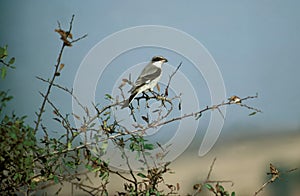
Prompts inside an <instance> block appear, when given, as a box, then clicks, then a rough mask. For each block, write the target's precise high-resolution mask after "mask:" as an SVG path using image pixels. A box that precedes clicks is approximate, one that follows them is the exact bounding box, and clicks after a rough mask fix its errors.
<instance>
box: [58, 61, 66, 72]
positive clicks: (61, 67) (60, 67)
mask: <svg viewBox="0 0 300 196" xmlns="http://www.w3.org/2000/svg"><path fill="white" fill-rule="evenodd" d="M64 66H65V64H63V63H62V64H60V65H59V71H61V70H62V69H63V68H64Z"/></svg>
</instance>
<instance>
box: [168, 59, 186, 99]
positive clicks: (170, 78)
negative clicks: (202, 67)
mask: <svg viewBox="0 0 300 196" xmlns="http://www.w3.org/2000/svg"><path fill="white" fill-rule="evenodd" d="M181 65H182V62H180V63H179V65H178V66H177V68H176V69H175V71H174V72H173V73H172V74H171V75H170V77H169V81H168V84H167V87H166V89H165V95H164V96H165V97H167V96H168V95H169V92H168V90H169V86H170V84H171V80H172V78H173V77H174V75H175V74H176V72H177V71H178V70H179V68H180V67H181Z"/></svg>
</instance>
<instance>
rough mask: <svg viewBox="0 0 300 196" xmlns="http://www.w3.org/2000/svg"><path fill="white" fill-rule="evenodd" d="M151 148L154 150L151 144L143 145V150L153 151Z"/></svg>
mask: <svg viewBox="0 0 300 196" xmlns="http://www.w3.org/2000/svg"><path fill="white" fill-rule="evenodd" d="M153 148H154V146H153V144H144V149H145V150H153Z"/></svg>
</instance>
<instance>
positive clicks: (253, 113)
mask: <svg viewBox="0 0 300 196" xmlns="http://www.w3.org/2000/svg"><path fill="white" fill-rule="evenodd" d="M256 113H257V112H252V113H250V114H249V116H253V115H255V114H256Z"/></svg>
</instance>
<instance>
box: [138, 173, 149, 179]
mask: <svg viewBox="0 0 300 196" xmlns="http://www.w3.org/2000/svg"><path fill="white" fill-rule="evenodd" d="M137 175H138V176H139V177H141V178H147V176H146V175H145V174H143V173H138V174H137Z"/></svg>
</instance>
